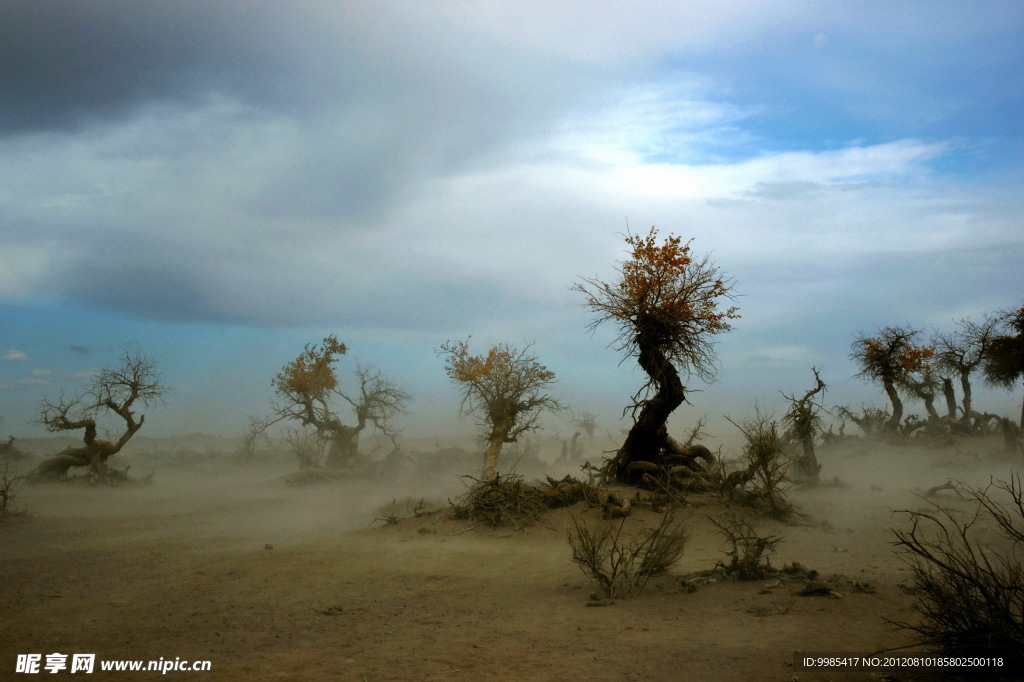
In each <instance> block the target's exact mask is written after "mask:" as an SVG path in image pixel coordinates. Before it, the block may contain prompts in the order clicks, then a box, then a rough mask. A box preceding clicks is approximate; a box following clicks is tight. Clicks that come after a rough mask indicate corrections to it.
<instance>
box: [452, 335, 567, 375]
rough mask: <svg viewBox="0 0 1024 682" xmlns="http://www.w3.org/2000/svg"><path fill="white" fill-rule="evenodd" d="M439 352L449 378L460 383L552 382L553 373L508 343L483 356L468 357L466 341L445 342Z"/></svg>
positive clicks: (492, 349) (495, 347)
mask: <svg viewBox="0 0 1024 682" xmlns="http://www.w3.org/2000/svg"><path fill="white" fill-rule="evenodd" d="M440 350H441V352H442V354H443V355H444V356H445V373H446V374H447V375H448V378H449V379H451V380H452V381H455V382H458V383H461V384H475V385H480V384H484V383H506V382H509V381H512V382H514V383H517V384H518V383H522V380H526V381H527V383H549V382H551V381H554V379H555V373H554V372H552V371H550V370H549V369H548V368H547V367H545V366H544V365H542V364H540V363H538V362H536V361H535V360H533V359H531V358H527V357H525V356H524V355H523V353H522V352H520V351H519V350H518V349H516V348H513V347H512V346H509V345H508V344H499V345H497V346H494V347H493V348H491V349H490V350H489V351H487V354H486V355H470V354H469V343H468V342H466V341H448V342H446V343H445V344H444V345H442V346H441V349H440Z"/></svg>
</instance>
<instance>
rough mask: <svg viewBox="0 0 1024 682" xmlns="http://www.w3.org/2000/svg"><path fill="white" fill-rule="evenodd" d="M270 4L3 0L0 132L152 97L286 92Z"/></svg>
mask: <svg viewBox="0 0 1024 682" xmlns="http://www.w3.org/2000/svg"><path fill="white" fill-rule="evenodd" d="M270 7H271V4H270V3H265V2H246V3H244V4H243V3H231V2H205V1H195V0H176V1H175V2H141V3H140V2H135V1H134V0H104V2H55V1H50V0H24V1H15V2H5V3H3V4H2V5H0V65H2V66H0V129H2V130H3V131H4V132H5V133H8V134H10V133H18V132H28V131H37V130H50V129H70V128H75V127H77V126H79V125H80V124H83V123H88V122H91V121H94V120H97V119H107V118H111V117H120V116H124V115H126V114H129V113H130V112H132V111H133V110H134V109H135V108H136V107H138V106H139V105H141V104H144V103H146V102H148V101H152V100H177V101H192V100H195V99H197V98H202V97H204V96H206V95H209V94H211V93H225V94H228V95H231V96H233V97H236V98H239V99H242V100H252V101H260V100H268V99H270V98H273V97H278V96H280V94H281V87H282V85H283V84H284V83H285V82H286V77H287V75H288V69H287V67H288V64H287V62H285V61H283V60H282V58H281V54H280V47H281V45H280V40H279V37H280V36H279V35H277V34H275V31H274V29H273V28H272V25H273V22H272V21H271V19H272V17H271V16H270V14H271V13H270Z"/></svg>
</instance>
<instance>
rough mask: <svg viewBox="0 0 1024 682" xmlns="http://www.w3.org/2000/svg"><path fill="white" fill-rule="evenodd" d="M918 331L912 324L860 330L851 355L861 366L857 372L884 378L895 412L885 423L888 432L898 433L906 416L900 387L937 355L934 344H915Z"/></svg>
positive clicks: (861, 375) (879, 378) (863, 377)
mask: <svg viewBox="0 0 1024 682" xmlns="http://www.w3.org/2000/svg"><path fill="white" fill-rule="evenodd" d="M919 334H920V332H919V331H917V330H915V329H911V328H910V327H883V328H882V329H880V330H879V331H878V334H877V336H870V337H869V336H865V335H864V334H862V333H859V334H858V335H857V337H856V339H854V341H853V346H852V352H851V353H850V359H851V360H853V361H854V362H856V363H857V364H858V365H859V366H860V371H859V372H858V373H857V375H856V376H858V377H860V378H862V379H865V380H867V381H878V382H881V384H882V387H883V388H884V389H885V394H886V395H887V396H888V397H889V401H890V402H891V403H892V415H891V416H890V417H889V421H888V422H887V423H886V425H885V430H886V431H887V432H889V433H895V432H896V431H897V430H898V429H899V425H900V422H901V421H902V420H903V401H902V400H901V399H900V395H899V389H901V388H905V387H906V386H907V382H908V379H909V378H910V377H911V375H912V374H913V373H914V372H917V371H919V370H921V368H922V365H923V364H924V363H926V362H927V361H928V360H930V358H931V357H932V356H933V355H934V351H933V350H932V349H931V348H929V347H926V346H917V345H915V343H914V342H915V341H916V339H917V336H918V335H919Z"/></svg>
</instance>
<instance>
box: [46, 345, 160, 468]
mask: <svg viewBox="0 0 1024 682" xmlns="http://www.w3.org/2000/svg"><path fill="white" fill-rule="evenodd" d="M167 391H168V387H167V386H166V385H164V384H163V383H162V382H161V380H160V375H159V372H158V371H157V365H156V362H155V361H154V360H152V359H150V358H148V357H146V356H145V355H142V354H141V353H140V352H139V351H138V350H135V351H134V352H133V351H130V350H128V349H126V350H125V352H124V357H123V358H122V359H121V364H120V365H119V366H118V367H116V368H104V369H101V370H100V371H99V373H97V374H96V376H95V377H94V378H93V380H92V382H91V383H90V384H89V387H88V388H87V389H86V391H85V392H84V393H83V394H81V395H79V396H78V397H76V398H71V399H68V398H65V397H64V396H63V395H62V396H61V398H60V400H58V401H56V402H51V401H49V400H44V401H43V402H42V404H41V407H42V412H41V414H40V417H39V419H37V420H36V423H37V424H42V425H43V426H44V427H45V428H46V430H47V431H50V432H51V433H59V432H61V431H77V430H79V429H83V430H84V432H83V435H82V440H83V443H84V444H83V446H82V447H77V448H74V447H73V448H68V449H67V450H64V451H63V452H61V453H59V454H57V455H54V456H53V457H50V458H49V459H46V460H44V461H43V462H42V463H40V465H39V466H38V467H36V468H35V469H34V470H33V471H32V472H30V473H29V475H28V478H29V479H30V480H53V479H61V478H65V477H66V476H67V474H68V470H69V469H71V468H74V467H87V468H88V471H89V473H90V474H92V475H94V476H96V477H98V478H100V479H104V480H116V479H123V478H124V477H125V476H124V473H123V472H118V471H113V470H110V469H109V468H108V467H107V460H108V459H110V457H111V456H113V455H116V454H117V453H118V452H120V451H121V448H123V447H124V446H125V445H126V444H127V443H128V441H129V440H131V438H132V436H134V435H135V434H136V433H137V432H138V431H139V429H141V428H142V425H143V424H144V423H145V421H146V416H145V415H139V416H138V417H136V415H135V410H136V409H138V406H139V405H143V406H146V407H148V406H151V405H153V404H155V403H158V402H160V401H161V400H162V398H163V397H164V395H166V393H167ZM104 416H114V417H116V418H118V419H119V420H120V421H123V422H124V427H123V428H124V430H123V431H122V432H121V435H120V436H118V437H117V438H116V439H114V440H105V439H102V438H99V437H98V434H99V427H98V424H97V420H98V419H101V418H102V417H104Z"/></svg>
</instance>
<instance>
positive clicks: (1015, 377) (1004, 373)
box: [982, 308, 1024, 452]
mask: <svg viewBox="0 0 1024 682" xmlns="http://www.w3.org/2000/svg"><path fill="white" fill-rule="evenodd" d="M998 319H999V332H998V333H997V334H996V335H995V336H994V337H993V338H992V339H991V340H990V342H989V346H988V348H987V349H986V352H985V357H984V359H983V360H982V373H983V374H984V376H985V380H986V381H987V382H988V383H989V384H991V385H993V386H1001V387H1003V388H1007V389H1009V388H1012V387H1013V386H1014V384H1016V383H1017V382H1019V381H1022V380H1024V308H1021V309H1020V310H1015V311H1014V310H1010V311H1006V312H1005V313H1003V314H1001V315H999V318H998ZM1001 423H1002V427H1003V435H1004V437H1005V438H1006V444H1007V448H1013V449H1015V450H1016V451H1017V452H1020V451H1021V444H1020V436H1021V433H1022V432H1024V401H1022V402H1021V406H1020V422H1019V423H1018V424H1017V426H1016V428H1014V425H1013V423H1012V421H1010V420H1009V419H1008V418H1003V419H1002V421H1001Z"/></svg>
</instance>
